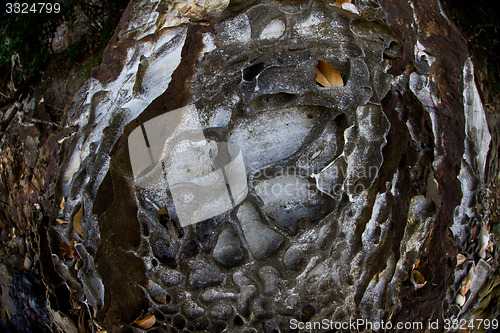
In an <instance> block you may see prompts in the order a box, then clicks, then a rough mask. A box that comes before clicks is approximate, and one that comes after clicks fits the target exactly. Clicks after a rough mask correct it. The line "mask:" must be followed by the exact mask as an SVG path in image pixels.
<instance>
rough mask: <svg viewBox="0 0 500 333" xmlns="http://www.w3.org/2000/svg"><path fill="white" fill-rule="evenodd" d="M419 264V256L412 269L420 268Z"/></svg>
mask: <svg viewBox="0 0 500 333" xmlns="http://www.w3.org/2000/svg"><path fill="white" fill-rule="evenodd" d="M418 265H420V258H417V260H415V263H414V264H413V268H412V269H416V268H418Z"/></svg>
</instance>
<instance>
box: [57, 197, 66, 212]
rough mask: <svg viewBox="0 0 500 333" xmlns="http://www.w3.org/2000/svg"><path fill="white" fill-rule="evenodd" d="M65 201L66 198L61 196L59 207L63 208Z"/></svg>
mask: <svg viewBox="0 0 500 333" xmlns="http://www.w3.org/2000/svg"><path fill="white" fill-rule="evenodd" d="M65 203H66V198H65V197H63V198H62V200H61V203H60V204H59V207H60V208H61V209H64V204H65Z"/></svg>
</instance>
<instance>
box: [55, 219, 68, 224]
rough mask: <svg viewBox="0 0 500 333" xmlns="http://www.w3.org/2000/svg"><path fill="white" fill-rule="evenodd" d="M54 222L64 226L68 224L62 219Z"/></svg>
mask: <svg viewBox="0 0 500 333" xmlns="http://www.w3.org/2000/svg"><path fill="white" fill-rule="evenodd" d="M56 221H57V222H58V223H59V224H66V223H69V222H68V221H66V220H63V219H56Z"/></svg>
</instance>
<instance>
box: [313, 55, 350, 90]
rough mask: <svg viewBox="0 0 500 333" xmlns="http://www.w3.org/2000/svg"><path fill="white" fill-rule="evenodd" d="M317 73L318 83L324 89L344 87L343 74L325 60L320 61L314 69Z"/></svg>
mask: <svg viewBox="0 0 500 333" xmlns="http://www.w3.org/2000/svg"><path fill="white" fill-rule="evenodd" d="M314 71H315V72H316V75H317V76H316V82H317V83H318V84H319V85H320V86H322V87H327V88H329V87H343V86H344V80H343V78H342V74H340V72H339V71H338V70H337V69H335V68H334V67H333V66H332V65H330V64H329V63H328V62H326V61H324V60H318V64H317V65H316V67H315V68H314Z"/></svg>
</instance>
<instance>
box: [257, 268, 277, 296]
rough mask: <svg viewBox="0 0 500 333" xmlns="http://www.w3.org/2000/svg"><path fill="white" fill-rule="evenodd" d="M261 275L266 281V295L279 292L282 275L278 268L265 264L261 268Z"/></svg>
mask: <svg viewBox="0 0 500 333" xmlns="http://www.w3.org/2000/svg"><path fill="white" fill-rule="evenodd" d="M259 273H260V277H261V279H262V280H263V281H264V286H265V287H264V292H265V294H266V295H274V294H276V293H277V292H278V285H277V284H278V281H279V278H280V275H279V273H278V270H277V269H276V268H274V267H272V266H265V267H262V268H261V269H260V270H259Z"/></svg>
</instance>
